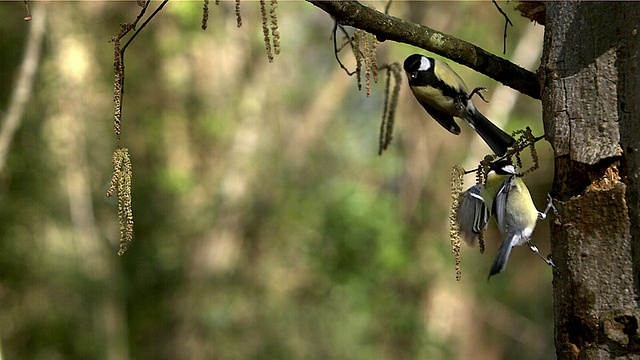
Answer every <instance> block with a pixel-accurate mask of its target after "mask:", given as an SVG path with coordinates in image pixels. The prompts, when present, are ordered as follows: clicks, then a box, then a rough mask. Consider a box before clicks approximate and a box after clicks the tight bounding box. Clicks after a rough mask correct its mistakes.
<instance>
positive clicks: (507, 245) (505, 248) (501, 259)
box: [489, 239, 513, 278]
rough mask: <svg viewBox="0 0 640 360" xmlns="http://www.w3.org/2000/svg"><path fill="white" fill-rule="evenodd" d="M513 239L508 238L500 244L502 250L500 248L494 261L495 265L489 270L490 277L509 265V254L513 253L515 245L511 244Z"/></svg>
mask: <svg viewBox="0 0 640 360" xmlns="http://www.w3.org/2000/svg"><path fill="white" fill-rule="evenodd" d="M511 243H512V241H511V239H507V240H505V241H503V242H502V245H501V246H500V250H498V255H497V256H496V259H495V260H494V261H493V265H492V266H491V271H489V278H490V277H491V276H493V275H495V274H498V273H501V272H503V271H504V269H506V267H507V261H508V260H509V254H511V249H512V248H513V245H512V244H511Z"/></svg>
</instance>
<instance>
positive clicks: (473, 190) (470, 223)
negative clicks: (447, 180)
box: [456, 185, 489, 245]
mask: <svg viewBox="0 0 640 360" xmlns="http://www.w3.org/2000/svg"><path fill="white" fill-rule="evenodd" d="M481 191H482V185H474V186H472V187H470V188H469V189H467V191H465V192H464V193H462V195H460V205H459V207H458V213H457V215H456V220H457V222H458V227H459V228H460V231H461V232H462V235H463V239H464V241H465V242H467V243H468V244H469V245H473V244H474V243H475V240H476V238H477V236H478V235H479V234H480V233H481V232H482V231H483V230H484V229H485V228H486V226H487V222H489V211H488V209H487V206H486V204H485V202H484V199H483V198H482V196H481Z"/></svg>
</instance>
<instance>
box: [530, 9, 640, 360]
mask: <svg viewBox="0 0 640 360" xmlns="http://www.w3.org/2000/svg"><path fill="white" fill-rule="evenodd" d="M546 15H547V17H546V29H545V42H544V55H543V58H542V64H541V67H540V73H539V75H540V80H541V88H542V101H543V104H542V105H543V109H544V113H543V118H544V124H545V130H546V134H547V139H548V140H549V141H550V142H551V144H552V145H553V147H554V150H555V155H556V159H555V166H556V173H555V178H554V185H553V192H554V197H555V198H556V199H557V201H556V206H557V207H558V209H559V213H558V216H557V217H556V219H555V221H554V222H553V223H552V229H551V230H552V231H551V234H552V235H551V237H552V238H551V246H552V252H553V256H554V261H555V263H556V265H557V267H556V268H555V269H554V274H553V275H554V279H553V288H554V313H555V345H556V352H557V355H558V359H603V358H607V359H608V358H617V359H629V358H635V359H637V358H639V357H640V338H639V336H638V334H639V332H638V323H639V322H640V320H639V319H640V309H639V307H638V294H639V291H638V281H639V279H638V270H639V269H640V266H639V265H638V262H639V256H640V246H639V245H638V240H639V239H640V212H639V205H640V196H639V188H640V170H639V169H640V158H639V155H640V119H639V114H640V105H639V100H638V95H639V93H640V76H639V74H638V61H640V45H639V41H640V36H638V34H637V33H638V30H639V29H638V28H640V4H639V3H637V2H606V3H605V2H603V3H592V2H548V3H547V14H546Z"/></svg>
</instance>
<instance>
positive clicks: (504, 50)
mask: <svg viewBox="0 0 640 360" xmlns="http://www.w3.org/2000/svg"><path fill="white" fill-rule="evenodd" d="M491 2H493V5H495V6H496V8H497V9H498V11H499V12H500V14H502V16H504V38H503V40H502V54H503V55H504V54H506V53H507V25H511V26H513V23H512V22H511V19H509V16H507V14H506V13H505V12H504V11H502V8H501V7H500V5H498V2H497V1H496V0H491Z"/></svg>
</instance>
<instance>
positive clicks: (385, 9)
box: [384, 0, 393, 15]
mask: <svg viewBox="0 0 640 360" xmlns="http://www.w3.org/2000/svg"><path fill="white" fill-rule="evenodd" d="M392 1H393V0H389V1H387V5H386V6H385V7H384V13H385V14H387V15H389V8H390V7H391V2H392Z"/></svg>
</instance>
